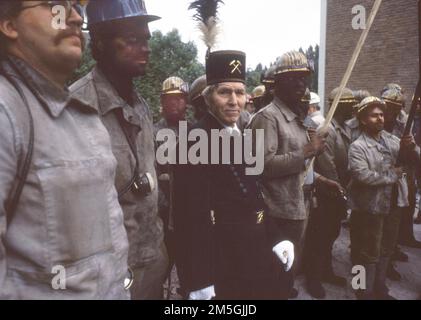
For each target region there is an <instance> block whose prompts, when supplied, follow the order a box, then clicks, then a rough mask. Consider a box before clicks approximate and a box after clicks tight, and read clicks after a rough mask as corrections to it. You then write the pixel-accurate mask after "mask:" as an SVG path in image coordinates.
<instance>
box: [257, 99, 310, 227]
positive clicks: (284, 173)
mask: <svg viewBox="0 0 421 320" xmlns="http://www.w3.org/2000/svg"><path fill="white" fill-rule="evenodd" d="M249 127H250V128H251V129H253V130H256V129H263V130H264V139H265V141H264V153H265V154H264V158H265V161H264V162H265V168H264V172H263V193H264V196H265V202H266V203H267V205H268V207H269V211H268V213H269V214H270V215H271V216H273V217H277V218H283V219H290V220H304V219H306V218H307V211H306V206H305V202H304V192H303V184H304V176H305V159H304V151H303V147H304V146H305V145H306V144H307V143H309V137H308V135H307V130H306V128H305V127H304V125H303V123H302V121H301V120H300V119H299V118H298V116H297V115H296V114H295V113H294V112H292V110H291V109H290V108H288V107H287V106H286V104H285V103H284V102H282V101H281V100H279V99H278V98H275V99H274V100H273V102H272V103H271V104H269V105H268V106H266V107H265V108H263V109H261V110H259V112H257V114H255V115H254V117H253V118H252V120H251V122H250V125H249Z"/></svg>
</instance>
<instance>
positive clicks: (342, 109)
mask: <svg viewBox="0 0 421 320" xmlns="http://www.w3.org/2000/svg"><path fill="white" fill-rule="evenodd" d="M353 105H354V103H340V104H338V108H337V109H336V112H335V116H337V115H338V116H339V117H340V118H341V119H343V120H344V121H346V120H350V119H352V117H353Z"/></svg>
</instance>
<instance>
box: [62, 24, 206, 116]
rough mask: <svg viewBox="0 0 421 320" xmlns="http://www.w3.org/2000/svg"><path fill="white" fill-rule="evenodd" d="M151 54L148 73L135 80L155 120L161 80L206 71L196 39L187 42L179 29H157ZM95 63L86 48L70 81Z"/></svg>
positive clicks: (190, 78)
mask: <svg viewBox="0 0 421 320" xmlns="http://www.w3.org/2000/svg"><path fill="white" fill-rule="evenodd" d="M149 45H150V47H151V51H152V52H151V55H150V60H149V64H148V68H147V72H146V75H145V76H144V77H142V78H140V79H136V80H135V88H136V90H137V91H138V92H139V93H140V94H141V95H142V97H143V98H145V99H146V101H147V102H148V104H149V106H150V108H151V111H152V114H153V117H154V120H155V121H156V120H158V119H159V118H160V113H159V109H160V92H161V88H162V82H164V80H165V79H166V78H168V77H171V76H177V77H180V78H182V79H183V80H184V81H186V82H188V83H192V82H193V81H194V80H195V79H196V78H198V77H199V76H201V75H202V74H204V73H205V68H204V66H203V65H202V64H200V63H199V62H198V61H197V48H196V46H195V44H194V43H193V42H188V43H184V42H183V41H182V40H181V37H180V34H179V32H178V30H176V29H174V30H172V31H170V32H169V33H167V34H166V35H163V34H162V33H161V32H160V31H155V32H153V34H152V37H151V40H150V41H149ZM94 65H95V60H94V59H93V58H92V55H91V50H90V49H89V46H88V49H87V50H85V52H84V54H83V59H82V63H81V66H80V67H79V69H77V70H76V72H75V74H74V76H73V79H72V81H70V83H72V82H74V81H76V80H77V79H80V78H81V77H83V76H85V75H86V74H87V73H88V72H89V71H90V70H91V69H92V67H93V66H94Z"/></svg>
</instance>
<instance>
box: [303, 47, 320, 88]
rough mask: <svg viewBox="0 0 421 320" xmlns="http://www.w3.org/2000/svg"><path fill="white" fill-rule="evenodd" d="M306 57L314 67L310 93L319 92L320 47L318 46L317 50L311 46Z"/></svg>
mask: <svg viewBox="0 0 421 320" xmlns="http://www.w3.org/2000/svg"><path fill="white" fill-rule="evenodd" d="M305 55H306V56H307V59H308V61H309V62H310V64H312V65H313V69H314V73H313V74H312V76H311V80H310V91H314V92H317V91H318V87H319V45H316V47H315V48H313V46H310V47H309V48H308V49H307V50H306V52H305Z"/></svg>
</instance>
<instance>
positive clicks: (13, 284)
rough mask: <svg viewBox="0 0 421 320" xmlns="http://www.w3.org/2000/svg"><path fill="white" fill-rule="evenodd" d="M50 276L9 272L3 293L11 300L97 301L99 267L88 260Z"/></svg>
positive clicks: (91, 259)
mask: <svg viewBox="0 0 421 320" xmlns="http://www.w3.org/2000/svg"><path fill="white" fill-rule="evenodd" d="M55 267H56V269H54V270H53V269H52V270H51V272H50V273H48V272H47V271H46V272H27V271H22V270H15V269H9V270H8V277H7V284H8V286H7V290H8V291H9V292H10V296H11V297H12V298H13V299H19V300H35V299H36V300H51V299H60V300H64V299H90V300H92V299H99V298H100V296H101V293H100V292H99V282H98V280H99V270H100V269H99V264H98V263H97V261H96V259H95V258H89V259H85V260H82V261H79V262H77V263H74V264H71V265H66V266H59V265H58V266H55Z"/></svg>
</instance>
